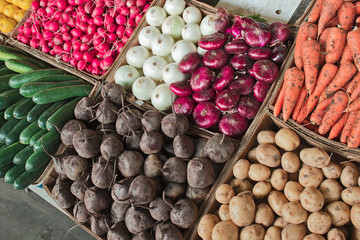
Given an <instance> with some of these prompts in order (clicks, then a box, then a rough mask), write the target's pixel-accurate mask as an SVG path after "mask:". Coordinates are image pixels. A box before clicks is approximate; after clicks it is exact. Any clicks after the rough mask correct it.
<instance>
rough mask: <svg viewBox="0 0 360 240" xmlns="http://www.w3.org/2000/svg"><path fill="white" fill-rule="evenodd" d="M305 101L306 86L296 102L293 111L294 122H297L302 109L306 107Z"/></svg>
mask: <svg viewBox="0 0 360 240" xmlns="http://www.w3.org/2000/svg"><path fill="white" fill-rule="evenodd" d="M305 99H306V87H305V85H304V86H303V87H302V88H301V91H300V94H299V97H298V99H297V101H296V104H295V107H294V110H293V112H292V119H293V120H295V121H296V119H297V116H298V115H299V112H300V109H301V107H302V106H303V105H304V102H305Z"/></svg>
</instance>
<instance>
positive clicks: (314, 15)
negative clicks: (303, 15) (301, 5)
mask: <svg viewBox="0 0 360 240" xmlns="http://www.w3.org/2000/svg"><path fill="white" fill-rule="evenodd" d="M323 2H324V0H316V3H315V6H314V7H313V9H312V10H311V12H310V14H309V17H308V22H312V23H314V22H316V21H317V20H318V19H319V17H320V12H321V8H322V5H323Z"/></svg>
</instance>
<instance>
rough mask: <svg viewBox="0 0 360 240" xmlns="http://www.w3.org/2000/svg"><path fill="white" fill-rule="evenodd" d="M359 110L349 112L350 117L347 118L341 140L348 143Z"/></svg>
mask: <svg viewBox="0 0 360 240" xmlns="http://www.w3.org/2000/svg"><path fill="white" fill-rule="evenodd" d="M357 113H358V111H353V112H350V113H349V116H348V118H347V119H346V123H345V126H344V129H343V130H342V133H341V135H340V142H342V143H347V140H348V138H349V136H350V132H351V129H352V127H353V125H354V122H355V120H356V115H357Z"/></svg>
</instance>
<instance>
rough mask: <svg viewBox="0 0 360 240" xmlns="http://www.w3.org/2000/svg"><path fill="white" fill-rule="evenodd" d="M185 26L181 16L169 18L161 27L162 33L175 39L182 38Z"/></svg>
mask: <svg viewBox="0 0 360 240" xmlns="http://www.w3.org/2000/svg"><path fill="white" fill-rule="evenodd" d="M184 26H185V22H184V20H183V19H182V18H181V17H179V16H169V17H167V18H166V19H165V20H164V22H163V23H162V25H161V32H162V33H163V34H170V35H171V36H172V37H173V38H175V39H178V38H180V37H181V31H182V29H183V27H184Z"/></svg>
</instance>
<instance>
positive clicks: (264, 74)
mask: <svg viewBox="0 0 360 240" xmlns="http://www.w3.org/2000/svg"><path fill="white" fill-rule="evenodd" d="M278 73H279V68H278V66H277V65H276V64H275V63H274V62H273V61H271V60H259V61H256V62H255V63H254V65H253V66H252V68H251V71H250V75H252V76H253V77H255V78H256V80H258V81H262V82H265V83H272V82H273V81H275V79H276V78H277V76H278Z"/></svg>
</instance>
